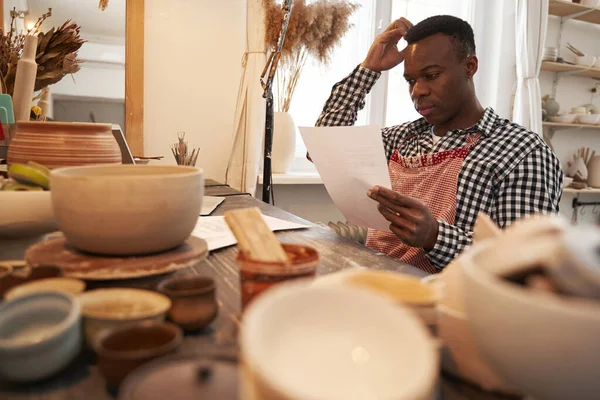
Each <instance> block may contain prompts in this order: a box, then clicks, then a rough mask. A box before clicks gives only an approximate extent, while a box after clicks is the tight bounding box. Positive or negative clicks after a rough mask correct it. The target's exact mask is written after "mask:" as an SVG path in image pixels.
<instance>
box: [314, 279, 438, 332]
mask: <svg viewBox="0 0 600 400" xmlns="http://www.w3.org/2000/svg"><path fill="white" fill-rule="evenodd" d="M315 284H316V285H340V284H341V285H344V286H353V287H358V288H361V289H366V290H369V291H372V292H374V293H376V294H378V295H380V296H382V297H385V298H386V299H388V300H391V301H392V302H393V303H396V304H403V305H405V306H408V307H409V308H410V309H411V310H412V311H413V312H415V313H416V314H417V315H418V316H419V318H420V319H421V320H422V321H423V323H424V324H425V325H427V326H428V327H433V326H435V323H436V317H437V314H436V312H435V306H436V304H437V302H438V299H439V295H438V293H437V292H436V291H435V290H434V289H433V288H431V287H430V286H429V285H427V284H424V283H421V281H420V280H419V279H418V278H415V277H413V276H410V275H406V274H401V273H397V272H392V271H381V270H371V269H367V268H364V269H362V268H361V269H352V270H347V271H342V272H338V273H334V274H330V275H325V276H323V277H320V278H318V279H317V280H316V281H315Z"/></svg>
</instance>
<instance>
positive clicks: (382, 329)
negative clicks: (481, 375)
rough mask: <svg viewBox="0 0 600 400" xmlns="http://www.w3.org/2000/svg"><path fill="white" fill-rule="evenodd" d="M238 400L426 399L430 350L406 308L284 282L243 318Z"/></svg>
mask: <svg viewBox="0 0 600 400" xmlns="http://www.w3.org/2000/svg"><path fill="white" fill-rule="evenodd" d="M240 345H241V352H242V360H243V361H242V374H243V377H242V386H241V388H242V394H241V399H267V398H269V399H274V398H277V399H281V400H283V399H289V400H291V399H315V400H317V399H344V400H354V399H376V398H377V399H395V400H404V399H411V400H418V399H429V398H430V397H431V395H432V391H433V389H434V386H435V382H436V379H437V374H438V371H437V368H438V360H437V350H436V348H435V344H434V342H433V340H431V339H430V338H429V336H428V333H427V331H426V329H425V328H424V327H423V326H422V325H421V324H420V323H419V321H418V320H417V318H416V317H415V316H414V315H413V314H412V313H410V312H409V311H408V310H406V309H405V308H403V307H401V306H398V305H394V304H392V303H391V302H389V301H387V300H386V299H384V298H382V297H380V296H377V295H374V294H372V293H370V292H368V291H365V290H360V289H356V288H352V287H345V286H344V287H319V286H313V285H311V284H310V283H305V282H294V283H284V284H282V285H279V286H277V287H274V288H272V289H271V290H269V291H268V292H267V293H265V294H264V295H262V296H260V297H259V298H257V299H256V301H255V302H253V303H252V304H251V305H250V306H249V307H248V309H247V310H246V311H245V314H244V316H243V319H242V326H241V332H240Z"/></svg>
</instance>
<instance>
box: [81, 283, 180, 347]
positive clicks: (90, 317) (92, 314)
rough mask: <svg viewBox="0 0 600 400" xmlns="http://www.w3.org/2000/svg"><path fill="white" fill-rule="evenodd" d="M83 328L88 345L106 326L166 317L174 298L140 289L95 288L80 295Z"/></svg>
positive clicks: (158, 319)
mask: <svg viewBox="0 0 600 400" xmlns="http://www.w3.org/2000/svg"><path fill="white" fill-rule="evenodd" d="M79 301H80V302H81V314H82V315H83V328H84V331H85V339H86V342H87V343H88V344H90V345H91V344H93V343H94V340H95V338H96V337H97V336H96V335H97V334H98V333H100V332H101V331H103V330H104V329H107V328H113V327H117V326H121V325H125V324H129V323H132V322H140V321H145V320H149V321H158V322H162V321H164V320H165V316H166V313H167V311H168V310H169V308H171V300H169V298H168V297H167V296H164V295H162V294H160V293H157V292H152V291H150V290H141V289H125V288H110V289H96V290H90V291H87V292H84V293H82V294H81V295H80V296H79Z"/></svg>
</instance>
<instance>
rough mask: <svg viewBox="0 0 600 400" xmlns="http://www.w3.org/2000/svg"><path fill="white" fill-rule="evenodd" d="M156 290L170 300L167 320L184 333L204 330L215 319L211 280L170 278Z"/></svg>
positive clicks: (212, 283) (215, 304) (216, 308)
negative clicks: (184, 331)
mask: <svg viewBox="0 0 600 400" xmlns="http://www.w3.org/2000/svg"><path fill="white" fill-rule="evenodd" d="M158 290H159V291H160V292H161V293H163V294H164V295H166V296H168V297H169V299H171V303H172V305H171V308H170V309H169V319H170V320H171V321H173V322H174V323H176V324H177V325H179V326H181V327H182V328H183V329H184V330H186V331H194V330H200V329H203V328H205V327H206V326H208V325H209V324H210V323H211V322H212V321H213V320H214V319H215V318H216V316H217V313H218V311H219V306H218V305H217V300H216V298H215V282H214V280H213V279H212V278H208V277H203V276H189V277H178V278H170V279H166V280H164V281H162V282H161V283H160V284H159V285H158Z"/></svg>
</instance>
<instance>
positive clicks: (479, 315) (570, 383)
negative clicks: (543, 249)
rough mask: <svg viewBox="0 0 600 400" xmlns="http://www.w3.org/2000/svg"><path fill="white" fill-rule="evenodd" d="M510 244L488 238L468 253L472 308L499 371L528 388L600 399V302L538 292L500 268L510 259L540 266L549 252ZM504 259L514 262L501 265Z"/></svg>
mask: <svg viewBox="0 0 600 400" xmlns="http://www.w3.org/2000/svg"><path fill="white" fill-rule="evenodd" d="M509 245H510V246H504V247H501V246H499V245H498V243H481V244H479V245H476V246H474V247H473V248H472V251H470V252H469V253H468V254H466V256H465V257H464V258H463V274H464V280H465V299H466V307H467V313H468V315H469V322H470V326H471V329H472V330H473V335H474V339H475V341H476V343H477V345H478V346H479V348H480V350H481V351H482V353H483V355H484V356H485V357H486V358H487V360H488V361H489V362H490V364H491V366H492V367H493V368H494V370H495V371H496V372H497V373H498V374H499V375H500V376H502V377H503V378H504V379H505V380H506V381H507V382H509V383H510V384H513V385H515V386H517V388H518V389H520V390H521V391H522V392H524V393H525V394H528V395H531V396H533V397H535V398H537V399H544V400H564V399H579V400H587V399H590V400H591V399H597V398H598V393H600V380H599V379H598V360H600V344H599V341H598V338H599V337H600V303H599V302H593V301H591V300H585V299H580V298H567V297H564V296H558V295H553V294H548V293H543V292H536V291H532V290H530V289H528V288H526V287H523V286H519V285H517V284H514V283H512V282H509V281H506V280H504V279H502V278H500V277H499V276H498V275H497V271H500V270H504V271H511V270H513V269H514V267H513V266H510V265H508V264H509V263H512V264H517V263H520V265H521V266H532V267H533V266H536V265H539V261H540V260H541V259H543V258H544V257H545V255H544V254H536V250H535V246H529V245H526V246H518V245H515V244H514V243H509ZM502 254H510V256H509V257H504V256H501V255H502ZM519 254H520V255H519ZM502 259H506V260H507V261H506V266H505V267H503V268H499V267H498V266H499V265H500V264H502ZM492 260H493V261H492Z"/></svg>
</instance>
